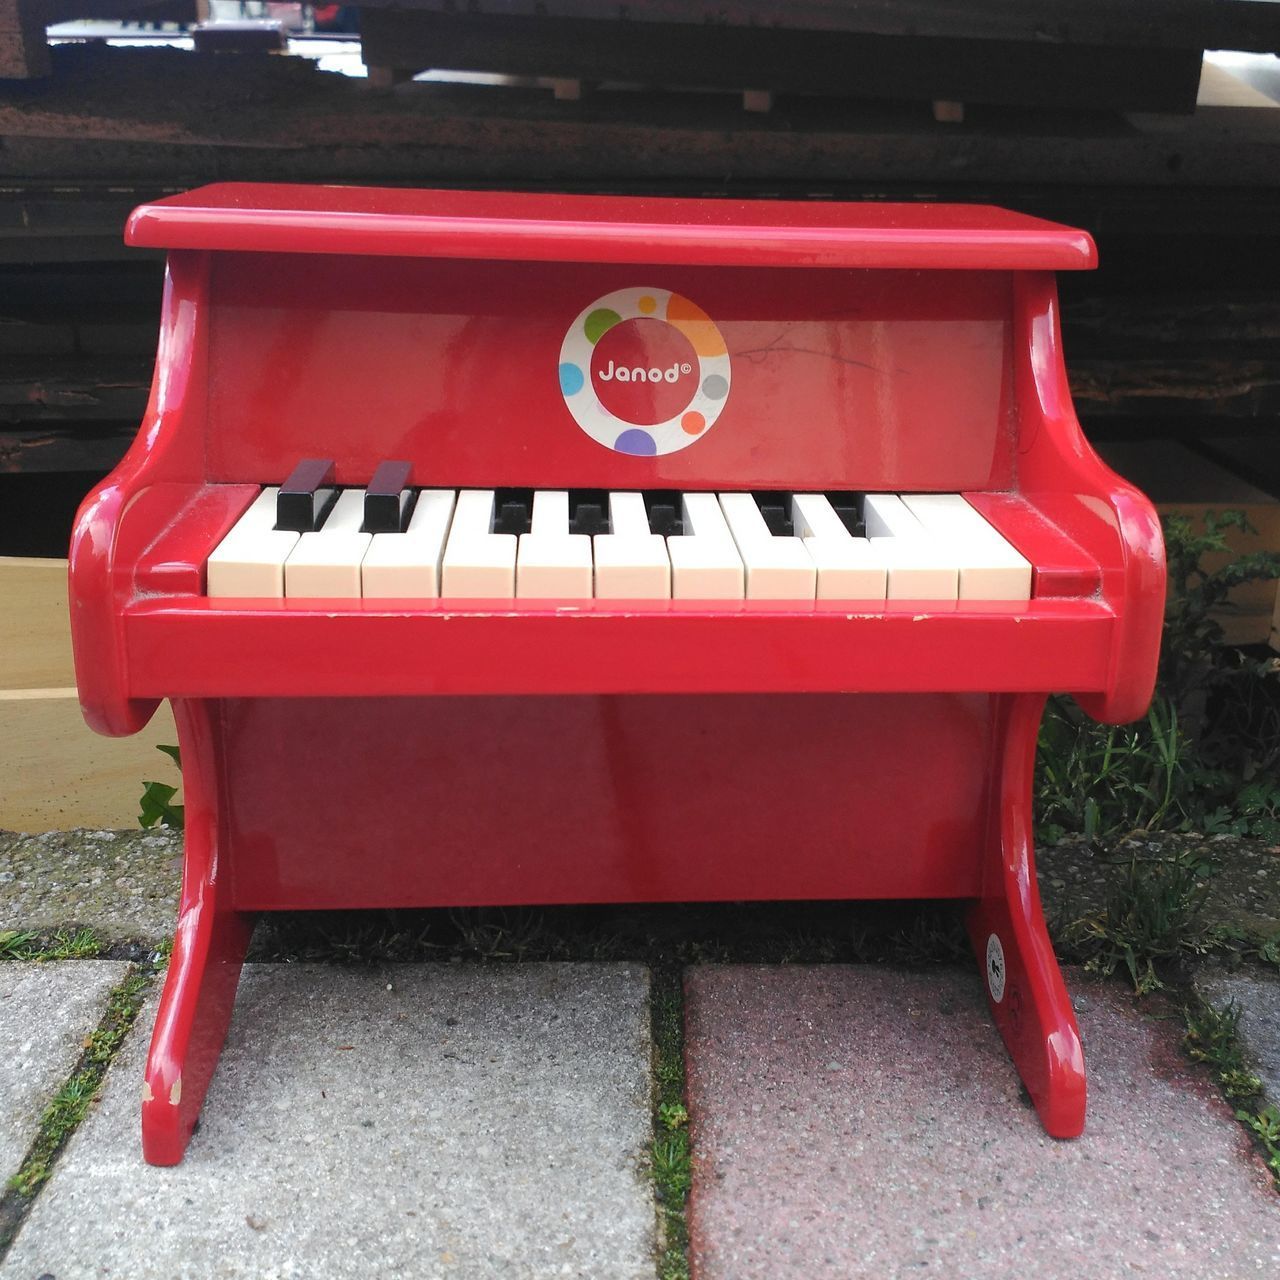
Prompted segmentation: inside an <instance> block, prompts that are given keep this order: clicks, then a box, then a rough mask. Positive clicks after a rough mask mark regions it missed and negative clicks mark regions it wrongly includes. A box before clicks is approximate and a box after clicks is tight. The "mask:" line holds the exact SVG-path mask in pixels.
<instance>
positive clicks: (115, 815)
mask: <svg viewBox="0 0 1280 1280" xmlns="http://www.w3.org/2000/svg"><path fill="white" fill-rule="evenodd" d="M0 602H3V604H2V605H0V829H4V830H9V831H55V830H66V829H68V828H71V827H100V828H107V827H117V828H118V827H130V826H133V825H134V824H135V823H136V821H137V817H138V797H139V795H140V794H141V792H142V782H143V779H149V778H159V779H161V780H165V781H169V782H172V783H176V782H177V780H178V779H177V770H176V769H174V767H173V765H172V764H171V763H170V762H169V761H168V760H166V759H165V757H164V756H163V755H161V754H160V753H159V752H158V751H156V749H155V748H156V744H157V743H172V742H176V741H177V737H176V731H175V729H174V726H173V717H172V715H171V714H170V712H169V707H168V704H167V703H166V704H165V705H164V706H163V707H162V708H161V709H160V711H159V712H157V714H156V716H155V718H154V719H153V720H152V721H151V723H150V724H149V725H148V726H147V727H146V729H144V730H143V731H142V732H141V733H140V734H138V735H137V736H135V737H132V738H102V737H99V736H98V735H97V734H96V733H93V732H92V731H91V730H90V729H89V727H88V726H87V725H86V724H85V723H84V720H83V719H82V718H81V715H80V703H79V701H78V699H77V697H76V688H75V672H74V670H73V668H72V663H71V633H70V625H69V623H68V619H67V562H66V561H65V560H44V559H27V558H19V557H0Z"/></svg>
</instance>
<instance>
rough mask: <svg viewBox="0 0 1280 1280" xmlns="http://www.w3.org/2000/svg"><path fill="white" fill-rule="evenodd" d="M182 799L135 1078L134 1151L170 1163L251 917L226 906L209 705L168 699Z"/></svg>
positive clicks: (193, 1109)
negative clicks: (147, 1027)
mask: <svg viewBox="0 0 1280 1280" xmlns="http://www.w3.org/2000/svg"><path fill="white" fill-rule="evenodd" d="M173 712H174V719H175V720H176V722H177V726H178V742H179V745H180V746H181V748H182V789H183V800H184V803H185V805H186V830H185V841H184V852H183V869H182V897H181V900H180V902H179V905H178V927H177V931H176V933H175V934H174V939H173V955H172V957H171V958H170V961H169V972H168V976H167V977H166V979H165V984H164V991H163V993H162V995H161V997H160V1007H159V1010H158V1011H157V1013H156V1023H155V1030H154V1031H153V1032H152V1034H151V1051H150V1053H149V1055H148V1057H147V1068H146V1075H145V1077H144V1081H143V1086H142V1153H143V1156H144V1158H145V1159H146V1161H147V1163H148V1164H160V1165H168V1164H177V1163H178V1162H179V1161H180V1160H181V1159H182V1155H183V1152H184V1151H185V1150H186V1148H187V1143H188V1141H189V1140H190V1138H191V1133H192V1130H194V1128H195V1125H196V1121H197V1119H198V1118H199V1115H200V1106H201V1104H202V1103H203V1102H204V1095H205V1092H206V1091H207V1090H208V1088H209V1081H210V1080H211V1079H212V1077H213V1071H214V1067H215V1066H216V1065H217V1062H218V1054H219V1053H220V1052H221V1050H222V1043H223V1041H224V1040H225V1039H226V1035H227V1027H228V1026H229V1025H230V1022H231V1009H232V1006H233V1005H234V1003H235V997H236V985H237V983H238V982H239V980H240V966H241V964H242V963H243V962H244V956H245V952H246V950H247V949H248V946H249V937H250V935H251V934H252V932H253V921H254V917H253V915H252V914H251V913H249V912H242V911H234V910H232V908H231V903H230V885H229V884H228V882H227V877H226V874H225V868H224V867H222V866H221V865H220V864H221V863H222V862H224V861H225V860H220V859H219V856H218V836H219V832H218V821H217V796H218V770H219V763H218V760H219V753H218V750H217V742H216V740H215V730H214V727H213V721H214V717H213V708H212V704H210V703H207V702H198V701H185V700H181V699H175V700H174V703H173Z"/></svg>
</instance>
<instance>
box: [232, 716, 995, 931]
mask: <svg viewBox="0 0 1280 1280" xmlns="http://www.w3.org/2000/svg"><path fill="white" fill-rule="evenodd" d="M999 701H1000V699H999V698H998V697H996V696H993V695H990V694H986V693H969V694H941V693H925V694H917V695H914V696H900V695H871V696H867V695H862V696H838V695H837V696H814V695H809V694H799V695H795V694H790V695H788V694H768V695H754V696H743V695H735V696H730V697H725V696H711V695H701V696H700V695H697V694H687V695H683V696H678V697H669V696H634V695H632V696H627V697H610V696H605V697H595V696H580V697H556V698H524V697H517V698H511V697H467V698H456V697H433V698H426V699H424V698H411V697H397V698H360V699H338V700H333V699H324V698H316V697H296V698H227V699H222V700H219V702H218V703H217V706H218V709H219V710H218V714H219V723H220V725H221V731H222V734H223V744H224V749H225V751H226V752H227V753H228V756H229V757H231V758H233V759H235V760H236V762H237V769H236V785H235V787H234V789H232V790H230V791H229V792H228V794H227V806H228V810H227V814H226V831H225V839H226V840H227V841H228V843H229V844H230V845H231V846H232V847H235V848H237V849H238V850H239V852H240V854H241V855H242V856H241V857H240V858H239V860H238V862H237V864H236V868H235V874H234V894H235V899H236V905H237V906H239V907H241V908H244V909H249V910H251V909H255V908H260V907H270V908H276V909H281V908H283V909H291V908H297V909H307V908H320V909H323V908H330V907H395V906H419V905H421V904H422V903H423V901H430V902H431V903H432V904H433V905H436V906H454V905H486V904H499V903H502V904H508V905H511V904H517V903H558V902H617V901H639V902H644V901H649V902H659V901H696V900H708V899H712V900H720V901H724V900H741V899H758V898H876V897H894V896H900V894H901V885H902V884H903V882H904V880H909V881H910V883H911V884H912V886H913V891H914V892H915V893H917V894H918V895H919V896H921V897H937V898H943V897H963V896H972V895H975V894H977V893H978V892H979V891H980V888H981V885H980V877H979V870H978V862H977V860H976V859H975V858H974V857H973V856H972V851H973V850H974V849H976V848H979V847H980V846H981V844H982V842H983V840H984V838H985V837H986V834H987V833H986V830H985V826H984V819H985V804H986V796H987V789H988V787H989V785H990V780H989V778H988V776H987V770H988V763H989V760H990V753H991V750H992V743H993V735H994V734H995V733H996V719H995V716H994V714H993V713H994V711H995V708H996V707H997V705H998V703H999ZM907 742H909V743H911V750H910V751H909V752H908V751H903V750H901V749H900V744H902V743H907ZM931 762H932V763H933V764H935V765H938V766H939V767H930V763H931ZM943 762H945V765H944V764H943ZM353 815H358V817H353Z"/></svg>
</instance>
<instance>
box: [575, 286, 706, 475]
mask: <svg viewBox="0 0 1280 1280" xmlns="http://www.w3.org/2000/svg"><path fill="white" fill-rule="evenodd" d="M729 383H730V366H729V353H728V350H727V349H726V347H725V343H724V338H723V337H722V336H721V334H720V330H719V329H718V328H717V327H716V325H715V322H714V321H713V320H712V319H711V317H710V316H708V315H707V313H706V312H705V311H703V310H702V308H701V307H698V306H697V305H696V304H694V303H692V302H690V301H689V299H688V298H685V297H682V296H681V295H680V294H678V293H671V292H670V291H669V290H665V289H641V288H635V289H618V290H615V291H614V292H613V293H609V294H606V295H605V296H604V297H603V298H598V299H596V301H595V302H593V303H591V305H590V306H588V307H585V308H584V309H583V310H582V311H581V312H580V313H579V314H578V316H577V317H576V318H575V319H574V321H573V323H572V324H571V325H570V326H569V330H568V332H567V333H566V334H565V338H564V342H563V344H562V345H561V348H560V390H561V392H562V393H563V395H564V400H565V404H566V405H567V406H568V408H569V412H570V413H571V414H572V415H573V418H574V421H575V422H577V424H578V426H580V427H581V428H582V429H583V431H585V432H586V433H587V435H589V436H590V437H591V438H592V439H593V440H595V441H597V442H598V443H600V444H602V445H604V446H605V447H606V448H608V449H613V450H614V451H615V452H618V453H627V454H632V455H635V456H638V457H646V456H648V457H652V456H655V455H657V454H664V453H675V452H676V451H677V450H679V449H686V448H688V447H689V445H691V444H694V443H695V442H696V441H698V440H700V439H702V437H703V436H705V435H706V433H707V432H708V431H709V430H710V429H711V426H712V424H713V423H714V422H715V420H716V419H717V418H718V417H719V416H720V413H721V411H722V410H723V408H724V405H725V402H726V400H727V399H728V396H729Z"/></svg>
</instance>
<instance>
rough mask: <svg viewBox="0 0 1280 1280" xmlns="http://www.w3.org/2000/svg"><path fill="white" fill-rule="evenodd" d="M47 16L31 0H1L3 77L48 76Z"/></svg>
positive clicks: (0, 61) (0, 72) (0, 66)
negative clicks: (45, 27) (45, 19)
mask: <svg viewBox="0 0 1280 1280" xmlns="http://www.w3.org/2000/svg"><path fill="white" fill-rule="evenodd" d="M49 71H50V63H49V48H48V45H47V44H46V43H45V38H44V17H43V15H42V13H40V12H39V11H38V10H37V8H36V6H35V5H34V4H32V3H31V0H0V79H14V80H25V79H28V78H30V77H34V76H47V75H48V74H49Z"/></svg>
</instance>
